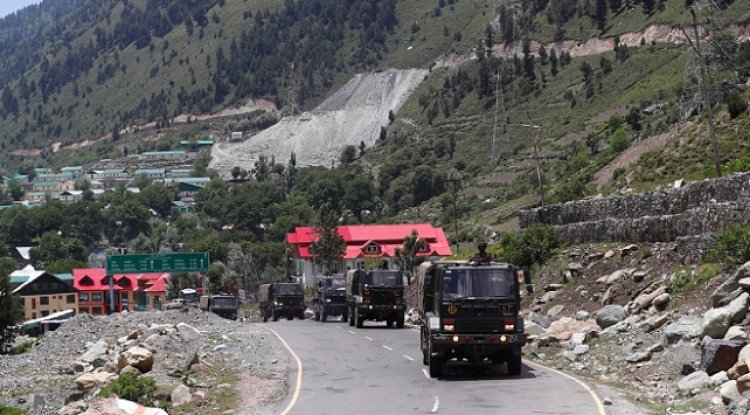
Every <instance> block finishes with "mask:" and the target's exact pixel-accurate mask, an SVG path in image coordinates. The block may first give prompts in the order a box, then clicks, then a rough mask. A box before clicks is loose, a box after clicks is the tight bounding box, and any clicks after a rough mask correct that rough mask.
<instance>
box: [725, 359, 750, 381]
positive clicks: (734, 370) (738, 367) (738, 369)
mask: <svg viewBox="0 0 750 415" xmlns="http://www.w3.org/2000/svg"><path fill="white" fill-rule="evenodd" d="M748 373H750V369H748V367H747V364H745V363H744V362H737V363H735V364H734V366H732V367H731V368H730V369H729V370H727V376H729V379H732V380H737V379H739V378H740V377H741V376H743V375H746V374H748Z"/></svg>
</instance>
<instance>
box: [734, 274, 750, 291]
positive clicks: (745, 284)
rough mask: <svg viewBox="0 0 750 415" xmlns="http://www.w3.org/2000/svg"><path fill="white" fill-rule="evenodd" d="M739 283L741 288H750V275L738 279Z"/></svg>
mask: <svg viewBox="0 0 750 415" xmlns="http://www.w3.org/2000/svg"><path fill="white" fill-rule="evenodd" d="M737 283H738V284H739V285H740V288H742V289H743V290H745V291H747V290H750V277H745V278H742V279H740V280H739V281H737Z"/></svg>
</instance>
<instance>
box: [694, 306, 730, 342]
mask: <svg viewBox="0 0 750 415" xmlns="http://www.w3.org/2000/svg"><path fill="white" fill-rule="evenodd" d="M731 325H732V313H731V312H730V311H729V309H728V308H724V307H721V308H712V309H710V310H708V311H706V314H704V315H703V321H702V322H701V327H700V329H699V330H698V335H699V336H700V337H703V336H709V337H711V338H714V339H720V338H722V337H724V335H725V334H726V333H727V330H729V327H730V326H731Z"/></svg>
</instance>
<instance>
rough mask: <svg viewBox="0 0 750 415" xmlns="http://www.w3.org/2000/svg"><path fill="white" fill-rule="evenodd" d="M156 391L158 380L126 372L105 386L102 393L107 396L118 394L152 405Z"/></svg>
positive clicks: (118, 395)
mask: <svg viewBox="0 0 750 415" xmlns="http://www.w3.org/2000/svg"><path fill="white" fill-rule="evenodd" d="M154 392H156V382H155V381H154V379H153V378H150V377H146V376H143V377H137V376H136V375H134V374H133V373H126V374H124V375H122V376H120V377H119V378H117V380H115V381H114V382H112V383H110V384H109V385H107V386H105V387H104V388H103V389H102V391H101V395H102V396H104V397H105V398H106V397H108V396H111V395H117V397H119V398H120V399H127V400H129V401H133V402H137V403H139V404H141V405H152V404H153V402H154Z"/></svg>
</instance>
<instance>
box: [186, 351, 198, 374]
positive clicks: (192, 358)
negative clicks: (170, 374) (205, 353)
mask: <svg viewBox="0 0 750 415" xmlns="http://www.w3.org/2000/svg"><path fill="white" fill-rule="evenodd" d="M200 362H201V359H200V357H199V356H198V352H197V351H194V352H192V353H190V355H188V358H187V359H185V365H184V369H185V372H189V371H190V369H191V368H192V367H193V366H194V365H197V364H199V363H200Z"/></svg>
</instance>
